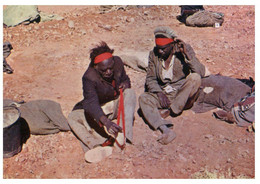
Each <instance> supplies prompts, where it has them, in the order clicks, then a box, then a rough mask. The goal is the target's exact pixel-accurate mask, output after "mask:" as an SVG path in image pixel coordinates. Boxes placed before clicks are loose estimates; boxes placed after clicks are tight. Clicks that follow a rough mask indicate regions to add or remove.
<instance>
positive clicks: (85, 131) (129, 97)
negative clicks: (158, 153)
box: [68, 89, 136, 152]
mask: <svg viewBox="0 0 260 184" xmlns="http://www.w3.org/2000/svg"><path fill="white" fill-rule="evenodd" d="M123 95H124V113H125V134H126V138H127V139H128V140H129V141H130V142H132V141H133V121H134V112H135V106H136V95H135V91H134V90H133V89H125V90H124V92H123ZM118 105H119V98H118V99H116V100H114V101H111V102H108V103H106V104H104V105H103V106H101V108H102V109H103V111H104V113H105V114H106V115H107V116H108V118H109V119H110V120H115V119H116V118H117V115H118ZM120 117H122V116H120ZM68 122H69V125H70V127H71V129H72V131H73V133H74V134H75V136H76V137H77V138H78V139H79V141H80V142H81V146H82V148H83V150H84V152H86V151H88V150H89V149H92V148H93V147H95V146H96V145H99V144H102V143H104V142H105V141H106V140H107V138H108V135H107V134H106V133H105V131H104V129H103V128H101V127H99V126H98V125H97V122H94V124H95V125H96V127H93V125H91V122H88V121H87V119H86V117H85V113H84V109H78V110H75V111H72V112H71V113H70V114H69V116H68ZM115 123H116V122H115ZM119 125H120V126H121V127H122V119H121V118H120V123H119Z"/></svg>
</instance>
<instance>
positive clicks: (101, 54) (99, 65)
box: [68, 42, 136, 162]
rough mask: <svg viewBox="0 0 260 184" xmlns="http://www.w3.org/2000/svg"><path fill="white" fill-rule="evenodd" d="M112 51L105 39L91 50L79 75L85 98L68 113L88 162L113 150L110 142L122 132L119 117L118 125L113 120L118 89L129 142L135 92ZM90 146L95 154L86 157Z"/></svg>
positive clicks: (117, 101)
mask: <svg viewBox="0 0 260 184" xmlns="http://www.w3.org/2000/svg"><path fill="white" fill-rule="evenodd" d="M113 52H114V50H112V49H110V48H109V47H108V45H107V44H106V43H105V42H101V43H100V45H98V46H96V47H95V48H93V49H92V50H91V53H90V59H91V62H90V64H89V67H88V69H87V71H86V72H85V73H84V75H83V77H82V84H83V96H84V99H83V100H82V101H80V102H79V103H77V104H76V105H75V107H74V108H73V111H72V112H71V113H70V114H69V116H68V121H69V125H70V127H71V129H72V131H73V132H74V133H75V135H76V136H77V138H78V139H79V141H80V142H81V146H82V148H83V150H84V152H85V153H86V154H85V159H86V161H88V162H97V161H100V160H102V159H103V158H104V157H106V156H109V155H110V154H112V147H111V143H113V142H114V141H115V139H116V138H117V135H118V134H119V133H120V132H122V121H120V124H119V125H118V124H116V123H114V122H112V120H114V119H116V118H117V115H118V111H117V108H118V103H119V94H120V89H122V90H123V95H124V102H123V104H124V112H125V117H124V118H125V136H126V139H127V140H128V141H129V142H130V143H131V142H132V139H133V132H132V128H133V121H134V112H135V105H136V96H135V92H134V90H133V89H130V88H131V84H130V79H129V77H128V75H127V74H126V72H125V69H124V64H123V62H122V60H121V59H120V57H118V56H113V55H112V54H113ZM124 141H125V140H124ZM99 145H102V146H99ZM107 145H110V146H107ZM93 148H97V149H93ZM90 150H92V152H93V150H97V151H95V152H94V153H93V154H95V155H94V156H95V158H90V157H89V155H88V154H89V153H92V152H90ZM93 154H92V155H93ZM90 156H91V155H90Z"/></svg>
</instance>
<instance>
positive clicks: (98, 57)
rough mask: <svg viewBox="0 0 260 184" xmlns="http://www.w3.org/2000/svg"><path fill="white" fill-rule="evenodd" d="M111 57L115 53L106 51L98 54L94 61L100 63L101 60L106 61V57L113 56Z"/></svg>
mask: <svg viewBox="0 0 260 184" xmlns="http://www.w3.org/2000/svg"><path fill="white" fill-rule="evenodd" d="M111 57H113V55H112V54H111V53H109V52H104V53H102V54H99V55H98V56H96V57H95V60H94V63H95V64H98V63H100V62H102V61H104V60H106V59H109V58H111Z"/></svg>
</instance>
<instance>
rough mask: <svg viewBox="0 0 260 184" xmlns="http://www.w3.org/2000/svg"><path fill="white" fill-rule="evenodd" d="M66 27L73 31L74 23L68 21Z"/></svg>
mask: <svg viewBox="0 0 260 184" xmlns="http://www.w3.org/2000/svg"><path fill="white" fill-rule="evenodd" d="M68 26H69V28H71V29H75V26H74V22H73V21H72V20H70V21H69V22H68Z"/></svg>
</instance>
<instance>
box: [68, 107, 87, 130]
mask: <svg viewBox="0 0 260 184" xmlns="http://www.w3.org/2000/svg"><path fill="white" fill-rule="evenodd" d="M84 118H85V116H84V110H83V109H78V110H74V111H71V113H70V114H69V115H68V124H69V125H70V126H72V124H75V123H80V124H83V121H84Z"/></svg>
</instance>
